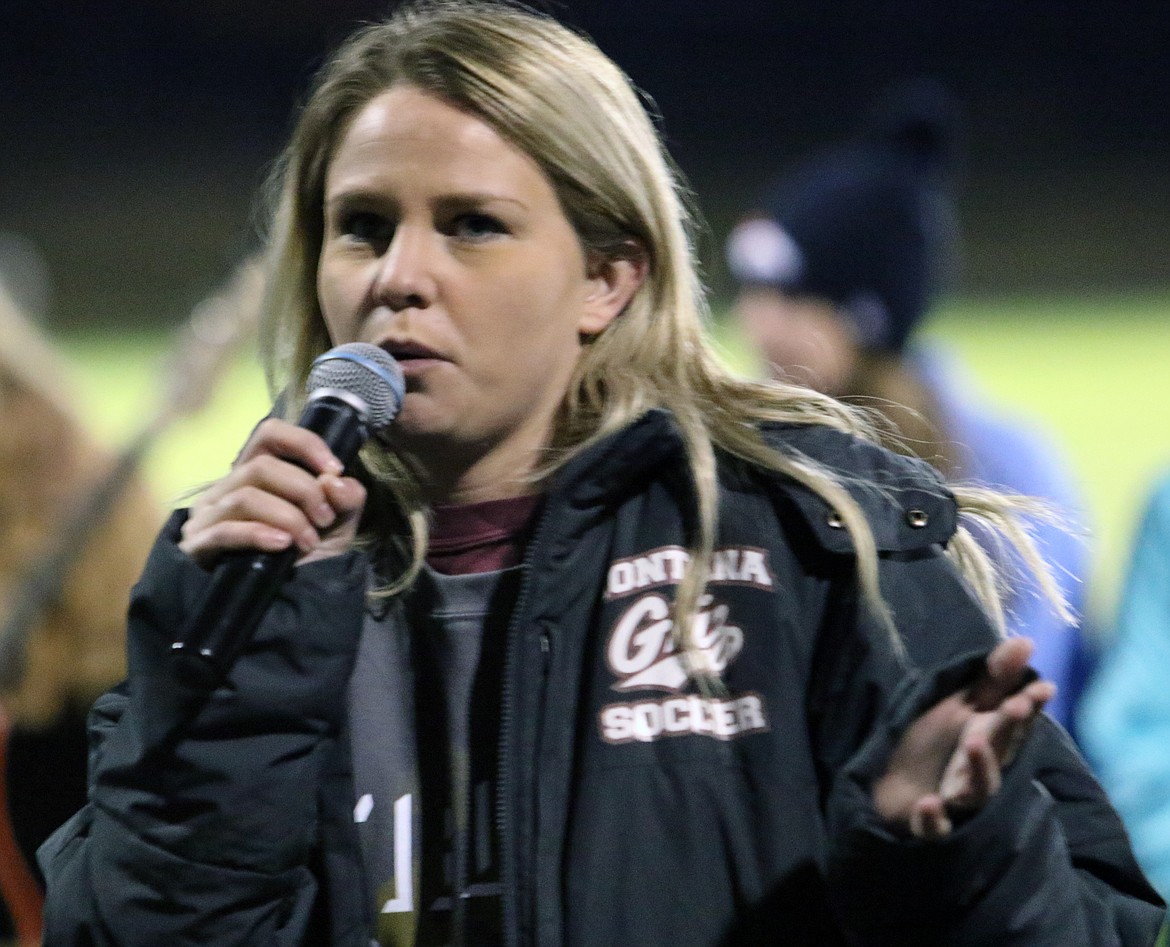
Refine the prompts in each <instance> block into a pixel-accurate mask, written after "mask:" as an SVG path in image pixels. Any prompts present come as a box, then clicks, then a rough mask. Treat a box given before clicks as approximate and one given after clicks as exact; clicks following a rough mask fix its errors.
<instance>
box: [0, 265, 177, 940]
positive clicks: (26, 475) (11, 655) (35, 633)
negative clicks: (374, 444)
mask: <svg viewBox="0 0 1170 947" xmlns="http://www.w3.org/2000/svg"><path fill="white" fill-rule="evenodd" d="M22 258H23V257H22ZM6 259H7V260H8V262H9V263H11V259H10V258H8V257H6ZM2 269H3V267H2V266H0V270H2ZM21 272H22V273H23V274H24V275H25V276H26V277H27V275H28V273H29V270H28V268H27V267H25V268H22V271H21ZM27 282H28V281H27V280H26V281H25V283H26V284H27ZM17 285H20V286H21V288H22V290H27V289H28V286H27V285H24V284H20V282H19V281H17ZM21 296H22V298H24V299H25V300H31V299H33V295H30V294H29V293H28V292H27V291H22V292H21ZM69 376H70V366H69V365H68V364H67V363H66V362H65V360H64V359H63V357H62V356H61V355H60V353H59V352H58V351H57V350H56V348H55V347H54V346H53V345H52V343H51V342H50V341H49V339H48V338H47V337H46V335H45V333H43V332H42V331H41V329H40V328H39V326H38V325H37V323H36V322H35V321H34V320H33V319H32V318H30V317H29V316H27V315H26V314H25V312H24V311H22V308H21V307H20V306H18V305H17V303H16V302H15V301H14V299H13V294H10V293H9V292H8V290H7V289H6V285H5V280H4V278H3V276H2V275H0V629H3V639H2V640H0V663H2V664H3V666H0V681H2V685H3V686H2V692H0V714H2V715H3V716H4V717H5V721H4V725H5V726H6V727H10V730H9V731H8V745H7V759H6V763H7V767H6V769H7V772H6V774H5V775H6V789H7V796H8V806H9V813H8V814H10V817H11V827H12V829H14V831H15V837H16V840H17V842H18V844H19V847H20V849H21V850H22V851H23V853H24V855H25V857H26V859H27V860H28V861H29V863H30V865H31V864H32V858H33V855H34V853H35V851H36V848H37V846H39V845H40V844H41V842H43V841H44V839H45V838H46V837H47V836H48V835H49V833H50V832H52V830H53V829H54V828H56V827H57V826H58V825H59V824H60V823H61V821H62V820H63V819H64V818H67V817H68V815H69V814H70V813H71V812H73V811H75V810H76V809H77V807H78V806H80V805H83V804H84V802H85V798H86V790H85V786H86V779H85V776H86V736H85V716H86V713H87V711H88V709H89V707H90V705H91V704H92V703H93V701H94V699H95V698H96V697H97V696H98V695H99V694H101V693H102V692H103V691H105V690H107V689H108V688H109V687H111V686H112V685H113V684H114V683H115V682H117V681H118V680H120V679H121V678H122V677H123V676H124V675H125V670H126V655H125V645H126V633H125V614H126V607H127V604H128V601H129V592H130V586H131V585H132V584H133V582H134V580H135V579H136V578H137V576H138V573H139V572H140V571H141V569H142V564H143V562H144V561H145V559H146V555H147V552H148V551H149V549H150V544H151V540H152V537H153V535H154V533H155V532H156V531H157V529H158V525H159V523H160V522H161V519H162V513H161V507H160V506H159V504H158V503H157V502H156V501H155V498H154V497H153V495H152V493H151V491H150V490H149V489H148V487H147V485H146V483H145V482H144V480H143V478H142V477H140V476H137V475H134V476H131V477H130V478H129V479H128V482H126V483H124V484H120V485H118V486H117V489H116V499H115V500H114V501H113V502H112V503H111V504H110V505H108V506H105V505H101V508H95V509H93V516H92V517H91V518H90V519H89V521H88V522H79V521H78V519H77V518H76V517H75V516H74V515H73V514H74V513H75V511H77V510H79V509H82V508H84V507H85V505H86V504H87V502H88V501H89V499H90V498H91V496H92V493H93V491H94V490H96V489H100V485H101V484H102V481H103V479H104V475H105V474H106V472H107V470H109V469H111V467H112V465H113V464H114V460H115V459H114V456H113V455H112V454H111V453H110V452H108V451H107V450H106V449H104V448H103V447H101V446H99V444H98V442H97V441H96V440H95V438H94V437H93V436H91V434H90V432H89V431H88V429H87V427H86V425H85V423H84V422H83V420H82V418H81V417H80V415H79V412H78V410H77V407H76V405H75V404H74V402H73V400H72V397H71V392H70V389H69ZM66 532H68V535H64V533H66ZM62 567H63V571H61V573H60V574H51V573H52V572H53V570H54V569H55V568H62ZM8 814H0V817H3V816H4V815H8ZM7 921H8V919H7V918H4V919H3V921H0V931H3V930H4V929H5V927H6V926H7ZM0 936H3V934H2V933H0Z"/></svg>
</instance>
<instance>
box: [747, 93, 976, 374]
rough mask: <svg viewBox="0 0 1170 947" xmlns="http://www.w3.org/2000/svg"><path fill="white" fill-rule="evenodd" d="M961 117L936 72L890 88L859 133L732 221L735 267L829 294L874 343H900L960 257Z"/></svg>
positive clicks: (794, 288) (768, 280) (895, 347)
mask: <svg viewBox="0 0 1170 947" xmlns="http://www.w3.org/2000/svg"><path fill="white" fill-rule="evenodd" d="M958 126H959V119H958V107H957V105H956V103H955V101H954V100H953V99H952V98H951V96H950V95H949V94H948V93H947V92H946V91H945V90H944V89H942V88H941V87H940V86H938V85H937V84H935V83H933V82H929V81H923V80H919V81H915V82H913V83H908V84H904V85H901V86H897V87H895V88H893V89H891V90H889V91H887V93H886V94H885V95H883V96H882V97H881V98H880V99H879V101H878V102H877V103H876V105H875V106H874V108H873V110H872V112H871V115H870V117H869V119H868V121H866V122H865V123H864V124H863V126H862V128H861V129H860V130H859V132H858V133H857V134H856V135H855V136H854V137H853V138H852V139H850V140H849V141H846V142H845V143H843V144H841V145H838V146H836V147H834V148H831V149H829V150H827V151H824V152H821V153H819V154H817V155H815V156H813V157H812V158H810V159H809V160H807V161H805V162H804V163H803V164H801V165H799V166H798V167H796V168H795V169H794V170H793V171H792V172H791V173H789V174H788V175H786V176H785V177H783V178H782V179H781V180H780V181H779V182H777V183H776V184H774V185H773V186H772V187H771V188H770V189H769V190H768V191H767V193H766V194H765V197H764V199H763V200H762V201H761V202H760V207H761V210H760V212H758V213H757V214H755V215H753V216H751V217H749V218H748V219H746V220H744V221H743V222H742V223H740V224H739V225H738V226H737V227H736V228H735V229H734V230H733V232H732V234H731V236H730V238H729V239H728V242H727V261H728V265H729V267H730V269H731V273H732V276H733V277H734V278H735V279H736V280H737V282H739V283H740V284H741V285H753V284H754V285H769V286H775V287H777V288H779V289H780V290H782V291H783V292H785V293H788V294H791V295H795V296H815V297H819V298H823V299H827V300H828V301H830V302H831V303H833V304H834V305H835V306H836V307H837V308H838V310H839V311H840V312H842V313H843V314H845V315H846V316H847V317H848V318H850V319H851V320H852V321H853V323H854V325H855V328H856V329H857V333H858V337H859V339H860V341H861V344H862V345H863V346H865V347H866V348H870V349H878V350H884V351H890V352H899V351H901V350H902V348H903V347H904V346H905V344H906V341H907V339H908V338H909V336H910V334H911V332H912V331H913V330H914V328H915V326H917V325H918V323H919V322H920V321H921V319H922V317H923V316H924V315H926V313H927V311H928V310H929V308H930V306H931V304H932V303H933V302H934V299H935V297H936V296H937V294H938V292H939V291H940V289H941V286H942V284H943V282H944V280H945V278H946V277H947V276H948V275H949V273H950V271H951V269H952V267H953V262H954V253H955V249H956V244H957V239H956V234H957V228H956V226H955V222H954V220H955V214H954V208H953V205H952V202H951V196H950V193H949V192H950V187H949V185H950V181H951V178H952V175H953V171H954V168H955V164H956V155H957V150H958Z"/></svg>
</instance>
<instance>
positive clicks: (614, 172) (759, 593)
mask: <svg viewBox="0 0 1170 947" xmlns="http://www.w3.org/2000/svg"><path fill="white" fill-rule="evenodd" d="M279 168H280V175H279V185H280V186H279V187H277V188H274V190H275V191H277V192H278V193H279V195H280V199H279V203H278V205H277V210H276V216H275V220H274V223H273V232H272V236H271V244H270V248H271V249H270V252H271V256H270V264H271V268H270V270H269V278H270V284H269V292H268V297H267V301H268V307H267V312H266V315H267V317H268V318H267V319H266V321H265V324H266V325H267V327H268V331H269V333H270V334H269V335H268V337H267V342H268V346H267V351H268V352H269V356H270V362H269V367H270V369H271V371H272V379H273V382H274V385H273V387H274V394H276V393H283V394H284V395H285V396H286V402H287V403H286V404H285V406H284V409H283V410H282V412H281V413H280V416H274V417H270V418H268V419H266V420H265V421H264V422H262V423H261V424H260V425H259V426H258V427H257V428H256V430H255V431H254V432H253V434H252V436H251V437H250V438H249V440H248V442H247V444H246V445H245V446H244V448H243V450H242V451H241V453H240V455H239V459H238V462H237V464H236V465H235V467H234V468H233V469H232V471H231V472H229V473H228V474H227V475H225V476H224V477H223V478H222V479H220V480H219V481H217V482H216V483H215V484H213V485H211V486H210V487H209V488H208V489H207V490H206V491H205V492H204V493H203V494H201V495H200V496H199V497H198V498H196V499H195V500H194V502H193V503H192V504H191V506H190V508H189V509H186V510H180V511H176V513H175V515H174V517H173V518H172V519H171V520H170V521H169V522H168V524H167V526H166V527H165V528H164V530H163V532H162V533H161V535H160V536H159V539H158V543H157V545H156V546H155V548H154V550H152V553H151V557H150V560H149V562H148V565H147V567H146V569H145V571H144V573H143V577H142V580H141V581H140V582H139V583H138V585H137V586H136V589H135V594H134V601H133V603H132V605H131V610H130V626H129V627H130V665H131V666H130V677H129V681H128V684H127V686H125V687H120V688H118V689H117V690H115V691H114V692H112V693H110V694H108V695H105V696H103V697H102V698H101V699H100V700H99V702H98V704H97V705H96V706H95V709H94V714H93V738H94V752H93V757H92V758H93V768H92V773H91V787H92V788H91V801H90V804H89V805H88V806H87V807H86V808H85V809H84V810H82V811H81V812H80V813H78V815H77V816H76V817H75V818H74V819H71V820H70V822H69V823H67V824H66V825H65V826H64V827H63V828H62V829H61V831H60V832H58V833H56V834H55V835H54V836H53V837H52V838H51V839H50V840H49V841H48V842H47V843H46V844H45V846H43V847H42V849H41V852H40V858H41V863H42V865H43V866H44V868H45V871H46V874H47V876H48V877H49V898H48V902H47V909H46V918H47V929H48V934H49V940H50V942H51V943H53V944H54V947H65V945H69V944H78V945H81V944H85V945H89V947H94V945H98V944H102V945H112V944H118V945H119V947H131V945H135V944H144V945H146V944H148V945H157V944H166V945H168V947H171V945H183V944H191V945H194V944H245V943H246V944H282V945H294V944H305V945H324V944H330V945H333V947H342V945H344V947H369V945H370V944H371V942H375V943H379V944H384V945H387V947H391V945H392V947H398V945H408V944H418V945H433V944H463V945H466V947H472V945H483V947H486V945H493V947H494V945H499V944H514V945H534V944H542V945H546V947H552V945H559V944H568V945H573V947H588V945H596V947H615V945H655V947H658V945H667V944H671V945H675V947H714V945H716V944H720V945H730V944H745V945H746V944H753V945H754V944H760V943H768V942H773V941H776V940H778V939H779V940H783V941H784V942H785V943H786V944H791V945H798V944H804V945H816V947H829V945H843V944H845V943H850V944H899V945H905V947H910V945H912V944H923V945H925V944H929V945H932V947H943V945H947V944H953V945H958V944H966V945H971V944H986V945H996V947H1007V945H1008V944H1012V943H1015V944H1019V945H1027V947H1046V945H1052V947H1066V945H1069V944H1073V943H1088V942H1099V943H1106V942H1108V943H1117V944H1126V945H1132V947H1147V945H1148V943H1149V941H1150V940H1151V939H1152V936H1153V931H1154V929H1155V928H1156V927H1157V925H1158V924H1159V923H1160V922H1161V919H1162V917H1163V916H1164V908H1163V906H1162V905H1161V903H1160V902H1159V901H1158V900H1157V899H1156V897H1155V896H1154V894H1153V892H1152V891H1151V890H1149V888H1148V886H1147V885H1146V884H1145V883H1144V881H1143V880H1142V878H1141V876H1140V873H1139V872H1137V870H1136V866H1135V864H1134V862H1133V859H1132V856H1131V854H1130V853H1129V851H1128V844H1127V842H1126V839H1125V837H1124V833H1123V832H1122V831H1121V826H1120V821H1119V820H1118V818H1117V816H1116V814H1115V813H1114V812H1113V811H1112V809H1111V807H1110V806H1109V804H1108V800H1107V799H1106V798H1105V797H1104V796H1103V794H1102V793H1101V791H1100V788H1099V787H1098V786H1097V785H1096V783H1095V782H1094V781H1093V779H1092V778H1091V776H1090V774H1089V773H1088V770H1087V768H1086V767H1085V765H1084V763H1083V761H1082V760H1081V759H1080V757H1079V755H1078V754H1077V753H1076V751H1075V749H1074V748H1073V747H1072V746H1071V744H1070V742H1069V741H1068V740H1067V738H1066V736H1065V734H1064V733H1063V732H1062V731H1061V730H1060V729H1059V728H1058V727H1057V726H1056V725H1055V724H1053V723H1052V721H1051V720H1049V719H1048V718H1046V717H1045V716H1044V715H1043V714H1042V713H1041V712H1040V709H1041V707H1042V706H1043V704H1044V703H1045V701H1046V700H1047V699H1048V698H1049V697H1050V696H1051V694H1052V685H1051V684H1050V683H1049V682H1045V681H1041V680H1037V679H1035V675H1034V672H1031V671H1029V670H1028V669H1027V667H1026V662H1027V658H1028V655H1029V654H1030V651H1031V646H1030V645H1029V643H1028V642H1026V641H1024V640H1021V639H1018V638H1016V639H1011V640H1006V641H1005V640H1001V637H1000V635H999V634H998V623H997V621H996V618H995V616H997V615H998V608H997V607H996V603H997V602H998V593H997V588H996V586H995V584H994V581H993V580H992V579H993V570H992V568H991V564H990V562H989V560H988V557H987V556H986V554H985V553H984V552H983V551H982V550H981V548H980V547H979V546H978V544H977V543H976V542H975V541H974V539H973V538H972V537H971V535H970V534H969V532H968V531H967V530H966V529H965V528H964V526H963V523H964V522H966V520H967V519H968V517H967V516H966V515H965V514H966V513H969V512H976V513H979V514H980V515H982V516H984V517H985V518H986V519H987V520H989V521H992V522H997V523H999V524H1000V525H1002V526H1004V527H1005V528H1008V529H1009V533H1010V523H1011V522H1012V515H1011V514H1012V510H1011V505H1010V503H1004V502H1001V501H1000V500H999V499H998V497H997V495H995V494H993V493H992V492H990V491H987V490H981V491H976V492H974V493H972V492H968V491H967V490H965V489H964V488H963V487H962V486H956V487H955V489H954V490H953V491H949V490H947V489H946V488H944V486H943V483H942V480H941V477H940V475H939V474H938V472H937V471H935V470H934V469H933V468H931V467H930V465H929V464H926V463H925V462H923V461H921V460H919V459H917V458H910V457H902V456H898V455H896V454H894V453H892V452H890V451H888V450H885V449H883V448H882V447H881V446H880V445H878V444H876V443H875V442H874V438H873V435H872V432H871V431H870V429H869V427H868V425H867V424H866V423H865V421H864V419H863V418H860V417H859V416H858V413H857V412H856V411H855V410H853V409H851V408H849V407H848V406H847V405H843V404H841V403H840V402H837V401H835V400H833V399H832V398H829V397H828V396H826V395H822V394H819V393H817V392H814V391H812V390H810V389H808V388H804V387H796V386H792V385H784V384H781V383H778V382H766V383H763V382H758V381H754V380H749V379H743V378H740V377H738V376H736V375H734V374H732V373H730V372H728V371H727V370H726V369H725V368H724V367H723V366H722V364H721V363H720V361H719V359H718V358H717V357H716V355H715V353H714V351H713V349H712V348H711V346H710V344H709V341H708V339H707V337H706V336H705V334H704V318H703V317H704V316H705V314H706V299H705V296H704V292H703V287H702V286H701V283H700V281H699V279H698V277H697V269H696V263H695V257H694V250H693V243H692V233H691V225H692V223H693V222H692V221H691V219H690V215H689V212H688V208H687V205H686V202H685V200H684V192H683V191H682V189H681V188H680V186H679V182H678V179H677V177H676V174H675V172H674V169H673V166H672V163H671V160H670V156H669V155H668V154H667V153H666V151H665V149H664V147H663V144H662V140H661V138H660V136H659V135H658V132H657V129H656V128H655V125H654V122H653V120H652V119H651V117H650V116H649V115H648V114H647V112H646V110H645V106H644V104H643V100H642V98H641V96H640V95H639V93H638V91H637V90H636V89H635V88H633V87H632V85H631V84H630V82H629V80H628V79H627V77H626V76H625V75H624V74H623V73H622V72H621V70H620V69H619V68H618V67H617V66H616V64H615V63H613V62H612V60H610V59H608V58H607V57H606V56H605V55H604V54H603V53H601V51H600V50H598V49H597V47H596V46H594V45H593V44H592V43H591V42H589V41H588V40H587V39H586V38H584V37H582V36H580V35H578V34H576V33H574V32H572V31H571V30H568V29H566V28H564V27H562V26H561V25H559V24H558V23H557V22H556V21H555V20H553V19H551V18H550V17H546V16H541V15H538V14H534V13H532V12H529V11H527V10H526V9H524V8H520V7H518V6H513V5H511V4H503V3H499V2H491V3H487V2H484V3H467V2H440V3H425V4H408V5H404V6H399V7H398V8H397V9H396V11H395V12H394V14H393V15H392V16H391V17H390V18H389V19H388V20H387V21H384V22H380V23H376V24H373V25H370V26H368V27H365V28H363V29H362V30H360V31H358V32H357V33H356V34H355V35H354V36H353V37H351V38H350V39H349V40H348V42H347V43H346V44H345V45H344V46H343V47H342V48H341V49H340V50H339V51H337V52H336V53H335V54H334V55H332V56H331V57H330V58H329V59H328V61H327V65H326V66H325V67H324V69H323V70H322V72H321V73H320V74H319V76H318V78H317V81H316V83H315V85H314V88H313V92H312V94H311V95H310V96H309V98H308V100H307V103H306V105H305V108H304V109H303V110H302V112H301V114H300V116H299V118H298V121H297V123H296V127H295V129H294V132H293V136H292V140H291V142H290V144H289V147H288V150H287V151H286V153H285V157H284V160H283V161H282V162H281V163H280V165H279ZM352 343H362V344H364V345H365V346H374V347H375V348H373V349H372V350H366V351H365V353H364V355H363V356H362V357H363V358H366V359H367V360H370V361H376V360H377V359H378V358H382V357H383V356H386V355H389V356H393V357H394V358H395V359H397V361H398V363H399V366H400V368H401V371H402V374H403V376H404V378H405V395H404V396H403V397H402V401H401V411H400V412H399V413H398V414H397V416H396V417H395V419H394V423H393V424H388V425H387V426H386V427H385V428H384V429H382V430H380V431H379V432H378V433H376V434H375V435H374V437H373V438H372V439H371V440H370V441H369V442H368V443H367V444H366V447H365V449H364V450H363V452H362V453H361V455H360V458H359V462H358V463H356V464H353V465H351V466H350V467H349V468H348V470H347V468H346V466H345V465H344V464H343V463H342V461H341V460H340V459H339V458H338V457H337V456H335V455H334V454H333V453H332V452H331V451H330V449H329V447H328V445H327V444H326V443H325V441H323V440H322V439H321V438H320V437H317V436H316V435H315V434H314V433H313V432H312V431H311V430H308V429H306V428H305V427H302V426H299V425H296V424H293V423H291V419H293V418H296V417H297V416H298V411H299V409H300V408H301V407H302V405H303V403H304V401H305V399H306V396H305V394H304V389H305V384H306V380H307V378H308V376H309V375H310V374H311V373H312V369H311V365H312V364H313V362H314V361H315V360H316V359H317V358H319V357H320V356H321V355H322V354H324V353H326V352H328V351H330V350H331V349H332V348H333V347H334V346H345V345H350V344H352ZM350 352H352V350H350ZM346 354H348V353H344V352H343V353H341V354H339V353H336V352H334V353H333V354H331V355H330V356H329V358H331V359H338V358H341V357H342V356H344V355H346ZM384 360H385V359H384ZM385 370H386V371H387V372H391V373H392V371H393V365H391V366H390V367H389V368H387V369H385ZM1025 548H1027V546H1026V544H1025ZM259 550H267V551H268V552H278V553H285V552H290V553H291V554H292V557H294V558H297V559H298V560H299V564H298V565H297V566H296V568H295V569H293V570H292V572H291V575H290V576H289V577H288V581H286V582H285V583H284V584H283V585H282V586H281V588H280V590H279V595H278V596H277V598H276V600H275V602H274V604H273V606H272V608H270V609H268V610H267V611H266V612H265V614H264V615H263V617H262V619H261V620H260V621H259V624H258V627H257V628H256V630H255V634H254V635H250V634H249V635H245V636H243V640H242V641H241V642H240V645H241V647H240V649H239V652H238V654H237V655H234V656H235V657H236V660H234V662H229V663H230V667H227V668H220V669H219V672H218V673H217V674H215V675H212V676H211V677H210V678H209V679H204V680H202V681H201V682H197V683H195V684H193V683H192V682H191V680H190V679H188V678H186V677H184V675H183V674H182V673H181V672H180V670H179V668H180V667H181V666H182V665H179V666H176V665H175V664H174V663H173V658H174V654H175V651H174V649H173V647H172V642H173V641H174V640H175V636H176V635H183V636H184V641H185V642H186V643H191V639H190V638H189V637H187V636H186V635H185V633H184V632H185V629H186V626H187V624H188V622H189V621H190V619H191V616H192V615H193V614H194V615H198V614H199V613H198V611H196V610H195V607H196V603H197V602H198V601H199V598H200V595H201V594H202V593H205V592H206V591H207V590H208V589H209V588H210V589H213V590H214V589H217V588H218V585H217V583H216V578H215V576H216V575H217V574H222V573H220V568H221V566H222V564H223V563H224V560H225V557H231V555H232V554H233V553H237V552H241V551H243V552H245V553H246V555H245V557H244V559H243V561H244V562H245V563H247V562H249V561H251V557H252V555H254V554H255V552H256V551H259ZM1029 559H1030V561H1032V562H1033V564H1035V565H1037V566H1038V567H1039V566H1040V564H1039V563H1038V562H1036V561H1035V557H1034V556H1031V557H1029ZM228 561H238V560H235V559H230V558H229V560H228ZM1040 571H1041V573H1042V572H1043V569H1042V567H1041V568H1040ZM977 596H978V597H977ZM180 653H181V652H180Z"/></svg>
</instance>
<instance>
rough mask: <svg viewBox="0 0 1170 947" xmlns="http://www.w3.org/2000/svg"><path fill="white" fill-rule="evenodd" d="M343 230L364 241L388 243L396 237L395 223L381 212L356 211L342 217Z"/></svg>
mask: <svg viewBox="0 0 1170 947" xmlns="http://www.w3.org/2000/svg"><path fill="white" fill-rule="evenodd" d="M341 232H342V233H343V234H345V236H347V237H352V238H353V239H355V240H360V241H362V242H363V243H380V244H388V243H389V242H390V241H391V240H392V239H393V238H394V224H393V222H391V221H390V220H387V219H386V218H385V217H383V216H382V215H381V214H373V213H369V212H368V211H354V212H352V213H349V214H346V215H345V216H344V217H343V218H342V220H341Z"/></svg>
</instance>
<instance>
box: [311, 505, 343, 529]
mask: <svg viewBox="0 0 1170 947" xmlns="http://www.w3.org/2000/svg"><path fill="white" fill-rule="evenodd" d="M336 518H337V514H335V513H334V512H333V507H331V506H330V505H329V504H328V503H318V504H317V506H316V508H315V509H314V510H313V522H314V523H315V524H316V525H318V526H329V525H330V524H331V523H332V522H333V521H334V519H336Z"/></svg>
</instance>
